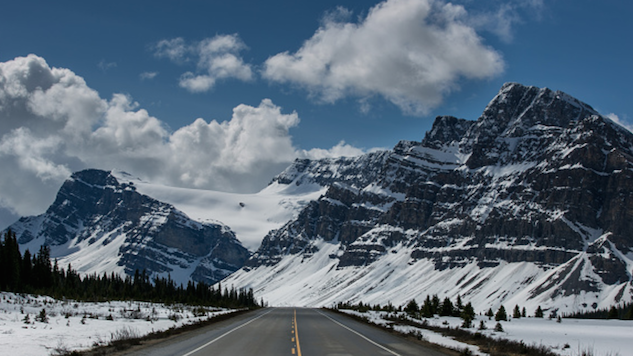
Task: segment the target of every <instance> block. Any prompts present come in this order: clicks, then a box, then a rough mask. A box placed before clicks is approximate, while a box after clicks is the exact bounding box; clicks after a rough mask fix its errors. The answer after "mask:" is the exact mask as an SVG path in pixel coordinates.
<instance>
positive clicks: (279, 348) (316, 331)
mask: <svg viewBox="0 0 633 356" xmlns="http://www.w3.org/2000/svg"><path fill="white" fill-rule="evenodd" d="M126 355H130V356H145V355H152V356H211V355H213V356H242V355H244V356H246V355H257V356H283V355H288V356H292V355H296V356H325V355H330V356H347V355H350V356H371V355H387V356H388V355H391V356H413V355H416V356H418V355H426V356H444V354H442V353H440V352H439V351H437V350H434V349H429V348H425V347H424V346H422V345H419V344H416V343H413V342H410V341H408V340H405V339H404V338H401V337H399V336H396V335H393V334H390V333H388V332H385V331H383V330H380V329H378V328H376V327H373V326H371V325H367V324H364V323H361V322H358V321H355V320H353V319H351V318H348V317H346V316H343V315H340V314H337V313H333V312H330V311H325V310H321V309H307V308H268V309H262V310H258V311H256V312H253V313H248V314H244V315H241V316H238V317H235V318H232V319H229V320H225V321H222V322H219V323H217V324H213V325H212V326H210V327H206V328H203V329H200V330H197V331H194V332H191V333H187V334H183V335H180V336H179V337H176V338H174V339H169V340H165V341H162V342H159V343H157V344H154V345H152V346H149V347H146V348H143V349H141V350H137V351H134V352H133V353H128V354H126Z"/></svg>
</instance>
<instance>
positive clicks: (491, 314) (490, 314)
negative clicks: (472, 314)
mask: <svg viewBox="0 0 633 356" xmlns="http://www.w3.org/2000/svg"><path fill="white" fill-rule="evenodd" d="M486 316H487V317H488V320H490V319H492V317H493V316H495V313H494V312H493V311H492V308H489V309H488V311H487V312H486Z"/></svg>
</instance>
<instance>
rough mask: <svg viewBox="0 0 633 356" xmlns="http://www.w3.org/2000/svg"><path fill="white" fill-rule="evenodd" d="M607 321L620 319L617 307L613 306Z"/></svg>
mask: <svg viewBox="0 0 633 356" xmlns="http://www.w3.org/2000/svg"><path fill="white" fill-rule="evenodd" d="M607 319H618V309H617V308H616V307H615V306H611V309H609V315H607Z"/></svg>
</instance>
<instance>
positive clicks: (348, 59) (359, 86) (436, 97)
mask: <svg viewBox="0 0 633 356" xmlns="http://www.w3.org/2000/svg"><path fill="white" fill-rule="evenodd" d="M336 14H338V15H336ZM336 14H334V15H333V14H328V15H327V16H325V18H324V20H323V24H322V25H321V27H320V28H319V29H318V30H317V31H316V32H315V33H314V35H313V36H312V37H311V38H310V39H308V40H307V41H306V42H305V43H304V44H303V46H302V47H301V48H300V49H299V50H298V51H297V52H295V53H289V52H283V53H279V54H277V55H274V56H272V57H270V58H268V59H267V60H266V62H265V64H264V68H263V76H264V77H265V78H267V79H269V80H271V81H274V82H280V83H292V84H297V85H299V86H301V87H304V88H306V89H307V90H308V91H309V93H310V95H311V96H313V97H316V98H318V99H319V100H321V101H323V102H326V103H333V102H336V101H337V100H339V99H342V98H344V97H347V96H354V97H357V98H360V99H361V101H362V100H366V99H367V98H370V97H372V96H376V95H378V96H381V97H383V98H385V99H386V100H388V101H391V102H392V103H393V104H395V105H397V106H398V107H399V108H400V109H401V110H402V111H404V112H405V113H407V114H413V115H421V114H425V113H427V112H428V111H429V110H430V109H431V108H434V107H436V106H437V105H439V104H440V103H441V101H442V98H443V96H444V95H445V94H447V93H449V92H450V91H453V90H456V89H458V87H459V86H458V81H459V80H460V79H462V78H467V79H487V78H491V77H493V76H495V75H497V74H499V73H500V72H501V71H502V70H503V66H504V63H503V60H502V58H501V55H500V54H499V53H497V52H496V51H495V50H493V49H492V48H490V47H487V46H485V45H484V44H483V42H482V39H481V37H480V36H479V35H478V34H477V33H476V31H475V29H474V28H473V27H472V26H469V25H467V23H466V22H467V20H468V14H467V13H466V11H465V10H464V8H463V7H462V6H457V5H452V4H445V3H443V2H441V1H439V0H387V1H385V2H382V3H380V4H378V5H376V6H375V7H373V8H372V9H371V10H370V11H369V13H368V14H367V16H366V17H364V18H363V19H361V20H360V21H359V22H358V23H354V22H348V21H341V18H343V19H345V18H349V17H350V16H349V14H347V13H346V12H345V11H344V9H339V10H338V11H337V13H336ZM361 106H362V107H365V108H366V107H368V106H367V104H366V103H365V104H363V105H361Z"/></svg>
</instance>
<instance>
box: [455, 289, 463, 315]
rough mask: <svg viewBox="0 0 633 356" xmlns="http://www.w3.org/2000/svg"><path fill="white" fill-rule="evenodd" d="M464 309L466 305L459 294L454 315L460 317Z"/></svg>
mask: <svg viewBox="0 0 633 356" xmlns="http://www.w3.org/2000/svg"><path fill="white" fill-rule="evenodd" d="M463 309H464V305H463V304H462V297H461V296H460V295H459V294H458V295H457V300H456V301H455V308H454V311H453V316H456V317H459V316H460V315H461V313H462V310H463Z"/></svg>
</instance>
